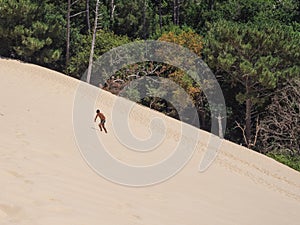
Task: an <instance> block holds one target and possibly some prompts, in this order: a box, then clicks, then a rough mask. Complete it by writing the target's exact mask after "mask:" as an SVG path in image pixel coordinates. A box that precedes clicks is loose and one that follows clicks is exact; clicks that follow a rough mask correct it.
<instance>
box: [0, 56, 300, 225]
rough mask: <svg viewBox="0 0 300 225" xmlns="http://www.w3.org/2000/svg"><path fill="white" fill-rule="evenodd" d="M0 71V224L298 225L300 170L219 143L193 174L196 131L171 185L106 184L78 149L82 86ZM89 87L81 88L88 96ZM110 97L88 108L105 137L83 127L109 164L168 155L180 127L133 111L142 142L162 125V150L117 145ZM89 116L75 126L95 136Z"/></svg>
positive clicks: (197, 157)
mask: <svg viewBox="0 0 300 225" xmlns="http://www.w3.org/2000/svg"><path fill="white" fill-rule="evenodd" d="M0 68H1V72H0V78H1V83H0V90H1V95H0V98H1V99H0V124H1V126H0V137H1V142H0V168H1V170H0V186H1V192H0V224H4V225H8V224H18V225H19V224H20V225H27V224H28V225H29V224H30V225H33V224H43V225H47V224H49V225H50V224H51V225H52V224H62V225H65V224H70V225H71V224H72V225H77V224H78V225H79V224H80V225H82V224H89V225H90V224H111V225H115V224H125V225H126V224H128V225H132V224H134V225H137V224H139V225H142V224H162V225H166V224H170V225H171V224H186V225H189V224H190V225H195V224H216V225H217V224H218V225H219V224H224V225H225V224H249V225H250V224H251V225H253V224H264V225H265V224H272V225H274V224H280V225H281V224H295V225H296V224H299V210H300V173H299V172H297V171H295V170H293V169H291V168H288V167H287V166H285V165H282V164H280V163H278V162H276V161H275V160H272V159H270V158H268V157H266V156H263V155H261V154H258V153H256V152H253V151H251V150H248V149H246V148H243V147H241V146H239V145H236V144H234V143H231V142H229V141H226V140H225V141H223V143H222V146H221V148H220V151H219V152H218V155H217V157H216V160H215V161H214V162H213V163H212V165H211V167H210V168H209V169H208V170H207V171H205V172H203V173H200V172H199V171H198V168H199V163H200V161H201V159H202V157H203V156H204V154H205V152H206V146H207V142H208V139H209V135H210V134H208V133H207V132H204V131H201V130H196V129H195V132H199V137H200V138H199V139H198V140H192V141H195V143H196V148H195V152H194V154H193V156H192V158H191V160H190V161H189V162H188V163H187V165H186V166H185V167H184V168H183V169H182V170H181V171H180V172H179V173H178V174H176V175H175V176H174V177H172V178H171V179H169V180H167V181H165V182H163V183H160V184H157V185H153V186H148V187H144V188H132V187H126V186H122V185H118V184H115V183H112V182H110V181H108V180H107V179H104V178H103V177H101V176H99V175H98V174H96V173H95V172H94V171H93V170H92V169H91V168H90V167H89V166H88V165H87V163H86V162H85V160H84V159H83V158H82V156H81V154H80V151H79V149H78V146H77V144H76V137H75V135H74V130H73V124H72V110H73V104H74V97H75V94H76V91H77V88H78V86H79V85H80V84H81V83H80V81H78V80H75V79H72V78H70V77H67V76H65V75H62V74H60V73H58V72H55V71H51V70H48V69H45V68H42V67H39V66H36V65H32V64H26V63H22V62H19V61H15V60H8V59H0ZM92 89H94V87H91V86H90V87H89V86H88V85H86V95H87V96H89V92H90V91H91V90H92ZM116 99H118V97H116V96H114V95H112V94H110V93H107V92H104V91H102V92H101V94H100V97H99V98H98V99H97V101H96V103H95V107H100V108H101V110H102V111H103V112H104V113H105V114H106V115H107V117H108V119H107V129H108V131H109V133H108V134H107V135H105V134H104V133H101V132H100V131H98V130H97V129H96V130H92V129H90V128H89V132H96V134H97V136H98V137H99V140H100V141H102V142H103V143H104V144H105V145H106V146H107V148H108V149H110V150H111V154H112V155H114V157H116V158H117V159H119V160H121V161H124V162H126V163H129V164H133V165H149V164H153V163H155V162H157V161H159V160H162V159H164V158H165V157H167V156H168V155H169V154H171V153H172V149H173V148H174V146H176V144H177V142H178V141H179V139H180V136H181V133H180V132H179V131H180V127H181V125H182V124H181V123H180V122H178V121H176V120H174V119H171V118H168V117H166V116H164V115H162V114H160V113H158V112H154V111H152V110H150V109H147V108H145V107H143V106H139V105H134V107H133V108H132V110H131V114H130V115H128V120H129V123H130V126H131V127H132V131H133V132H134V133H135V134H136V135H137V136H138V137H140V138H145V137H148V136H149V134H151V129H150V123H149V122H150V121H151V120H152V119H153V118H156V117H157V118H161V119H162V120H163V121H164V123H165V125H166V129H167V133H166V134H165V139H164V141H163V143H162V145H160V146H158V148H157V149H155V150H153V151H151V152H147V153H137V152H135V151H131V150H130V149H128V148H126V146H124V145H122V144H121V143H119V142H118V139H117V137H116V136H115V132H114V129H115V127H113V125H112V120H113V118H112V116H111V114H112V110H113V106H114V102H115V101H116ZM122 101H123V104H129V103H128V101H127V100H125V99H124V100H122ZM120 113H122V111H121V110H120ZM93 116H94V112H91V114H90V118H83V119H86V120H87V121H90V123H88V125H87V126H89V127H90V126H91V125H92V126H94V127H96V128H97V125H96V124H94V123H93V121H92V120H93ZM193 129H194V128H193Z"/></svg>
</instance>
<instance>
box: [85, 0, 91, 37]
mask: <svg viewBox="0 0 300 225" xmlns="http://www.w3.org/2000/svg"><path fill="white" fill-rule="evenodd" d="M86 25H87V29H88V33H90V31H91V23H90V0H86Z"/></svg>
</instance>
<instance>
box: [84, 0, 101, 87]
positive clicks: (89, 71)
mask: <svg viewBox="0 0 300 225" xmlns="http://www.w3.org/2000/svg"><path fill="white" fill-rule="evenodd" d="M98 7H99V0H97V2H96V11H95V23H94V29H93V38H92V45H91V52H90V59H89V67H88V71H87V78H86V82H87V83H90V81H91V73H92V66H93V57H94V48H95V41H96V33H97V25H98Z"/></svg>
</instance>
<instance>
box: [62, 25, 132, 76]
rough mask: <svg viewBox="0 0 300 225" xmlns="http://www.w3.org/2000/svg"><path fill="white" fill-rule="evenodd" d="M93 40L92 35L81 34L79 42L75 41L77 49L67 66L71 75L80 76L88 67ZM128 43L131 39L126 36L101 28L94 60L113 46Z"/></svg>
mask: <svg viewBox="0 0 300 225" xmlns="http://www.w3.org/2000/svg"><path fill="white" fill-rule="evenodd" d="M91 42H92V36H91V35H80V38H79V39H78V42H77V43H73V45H75V46H74V49H75V50H76V51H74V52H73V56H72V57H71V60H70V63H69V66H68V68H67V70H68V73H69V74H70V75H71V76H73V77H77V78H80V77H81V76H82V75H83V73H84V72H85V70H86V69H87V67H88V61H89V55H90V45H91ZM126 43H129V39H128V38H127V37H126V36H118V35H115V34H114V33H112V32H110V31H104V30H99V31H98V32H97V36H96V43H95V53H94V60H97V58H98V57H99V56H101V55H102V54H104V53H105V52H108V51H109V50H111V49H112V48H115V47H118V46H120V45H123V44H126Z"/></svg>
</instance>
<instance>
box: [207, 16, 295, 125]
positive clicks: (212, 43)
mask: <svg viewBox="0 0 300 225" xmlns="http://www.w3.org/2000/svg"><path fill="white" fill-rule="evenodd" d="M270 25H271V26H269V25H268V26H266V25H263V24H253V23H247V24H240V23H236V22H231V21H224V20H220V21H218V22H216V23H214V24H212V25H211V26H210V31H209V32H208V33H207V35H206V38H205V50H204V55H205V60H206V62H207V63H208V65H209V66H210V68H211V69H213V71H214V72H215V74H216V75H217V76H218V78H219V80H220V82H221V83H222V86H223V92H225V93H226V92H229V90H228V88H235V89H236V90H237V91H236V95H235V96H232V95H226V96H225V97H226V99H227V102H232V104H235V105H237V103H238V104H241V105H244V104H245V103H246V100H250V101H251V102H250V107H251V108H250V109H251V112H250V111H249V110H248V112H247V113H248V115H246V112H245V111H246V109H244V112H245V114H244V115H242V116H243V117H246V118H247V119H248V120H251V117H250V113H251V114H252V112H255V113H256V114H258V113H260V110H264V106H265V103H266V102H267V101H268V99H269V96H270V93H272V91H273V90H274V89H275V88H277V87H278V85H279V84H280V83H282V82H284V81H285V80H286V78H288V77H294V76H298V75H299V74H300V57H299V52H300V33H299V32H297V31H294V29H293V28H292V27H290V26H286V25H282V24H279V23H278V22H270ZM225 83H227V84H229V86H228V85H226V84H225ZM225 88H226V89H225ZM232 98H235V100H236V102H235V101H234V99H232ZM234 102H235V103H234ZM244 107H245V106H244ZM233 110H234V108H233ZM235 113H237V114H238V115H240V117H241V112H240V111H235ZM251 116H252V115H251ZM254 118H255V117H254ZM252 119H253V117H252ZM239 120H240V119H239ZM248 122H249V121H248ZM253 125H254V124H252V126H253ZM229 126H234V124H229ZM248 128H249V129H250V127H248Z"/></svg>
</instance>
